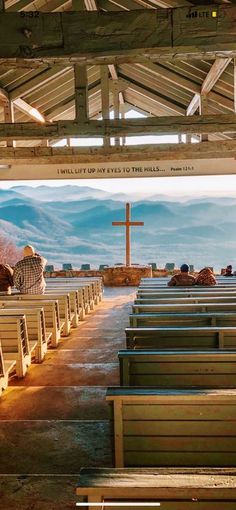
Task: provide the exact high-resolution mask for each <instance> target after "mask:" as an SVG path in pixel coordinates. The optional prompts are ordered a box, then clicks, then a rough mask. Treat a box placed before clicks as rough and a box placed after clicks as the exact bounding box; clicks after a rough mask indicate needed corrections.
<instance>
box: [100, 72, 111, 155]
mask: <svg viewBox="0 0 236 510" xmlns="http://www.w3.org/2000/svg"><path fill="white" fill-rule="evenodd" d="M100 72H101V91H102V118H103V120H108V119H109V118H110V101H109V70H108V66H107V65H103V66H100ZM103 145H104V147H109V145H110V139H109V138H108V137H104V138H103Z"/></svg>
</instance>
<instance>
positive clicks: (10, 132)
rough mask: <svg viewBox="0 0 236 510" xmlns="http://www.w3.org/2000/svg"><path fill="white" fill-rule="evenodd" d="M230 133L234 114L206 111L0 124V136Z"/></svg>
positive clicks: (235, 129) (235, 126)
mask: <svg viewBox="0 0 236 510" xmlns="http://www.w3.org/2000/svg"><path fill="white" fill-rule="evenodd" d="M230 132H232V133H234V132H236V118H235V114H230V115H225V114H222V115H207V116H200V115H198V116H191V117H187V116H174V117H173V116H170V117H159V118H154V117H147V118H142V119H135V120H133V119H125V120H124V119H117V120H105V121H103V120H101V121H94V120H93V121H92V120H90V121H88V122H87V123H80V122H76V121H75V120H73V121H68V122H66V121H59V122H55V123H50V122H49V123H45V124H44V125H39V124H37V123H32V122H26V123H17V124H16V123H15V124H0V139H3V140H8V139H14V140H17V139H18V140H30V139H34V140H35V139H37V138H39V139H43V138H48V139H49V138H60V137H62V136H65V137H68V136H73V137H75V138H76V137H84V138H88V137H91V138H93V137H99V136H101V137H104V136H109V137H115V136H120V137H122V136H143V135H157V134H162V135H168V134H178V133H189V134H190V133H199V134H202V133H206V134H210V133H230Z"/></svg>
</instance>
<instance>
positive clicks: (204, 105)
mask: <svg viewBox="0 0 236 510" xmlns="http://www.w3.org/2000/svg"><path fill="white" fill-rule="evenodd" d="M199 113H200V115H207V113H208V98H207V95H204V94H201V95H200V108H199ZM201 141H202V142H208V135H207V134H202V136H201Z"/></svg>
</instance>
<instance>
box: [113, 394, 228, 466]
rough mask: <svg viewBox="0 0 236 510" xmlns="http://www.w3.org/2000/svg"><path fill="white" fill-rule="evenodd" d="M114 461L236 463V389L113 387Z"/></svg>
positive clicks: (129, 463)
mask: <svg viewBox="0 0 236 510" xmlns="http://www.w3.org/2000/svg"><path fill="white" fill-rule="evenodd" d="M106 400H107V401H108V402H109V403H110V405H111V408H112V416H113V426H114V441H115V467H131V466H133V467H135V466H136V467H137V466H143V467H152V466H155V467H158V466H162V467H164V466H173V467H174V466H178V467H188V466H189V467H190V466H195V467H200V466H202V467H213V466H214V467H233V466H234V467H235V466H236V427H235V420H236V390H233V389H231V390H230V389H224V390H223V389H220V390H206V389H204V390H200V389H197V390H190V389H186V390H175V389H173V390H170V389H167V390H164V389H163V390H162V389H160V390H156V389H151V388H145V389H143V388H142V389H141V388H124V387H123V388H119V387H114V388H108V390H107V396H106Z"/></svg>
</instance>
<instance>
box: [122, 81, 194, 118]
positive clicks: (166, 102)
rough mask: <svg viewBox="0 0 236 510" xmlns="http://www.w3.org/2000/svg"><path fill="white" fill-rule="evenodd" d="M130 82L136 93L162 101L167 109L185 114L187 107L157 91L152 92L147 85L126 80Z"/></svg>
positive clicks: (157, 101) (158, 101)
mask: <svg viewBox="0 0 236 510" xmlns="http://www.w3.org/2000/svg"><path fill="white" fill-rule="evenodd" d="M125 81H127V82H128V83H129V87H130V89H132V90H134V91H135V92H136V93H138V94H141V95H142V96H145V97H147V98H149V99H151V100H152V101H155V102H156V103H160V104H161V105H162V106H165V108H166V109H168V110H170V111H172V112H174V113H179V114H180V115H184V113H185V108H184V107H182V106H180V105H178V104H175V103H174V102H171V101H169V100H168V99H166V98H165V97H162V96H161V95H159V94H156V93H155V92H151V91H150V90H147V89H146V88H145V87H142V86H139V85H137V84H136V83H133V82H131V81H129V80H125Z"/></svg>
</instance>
